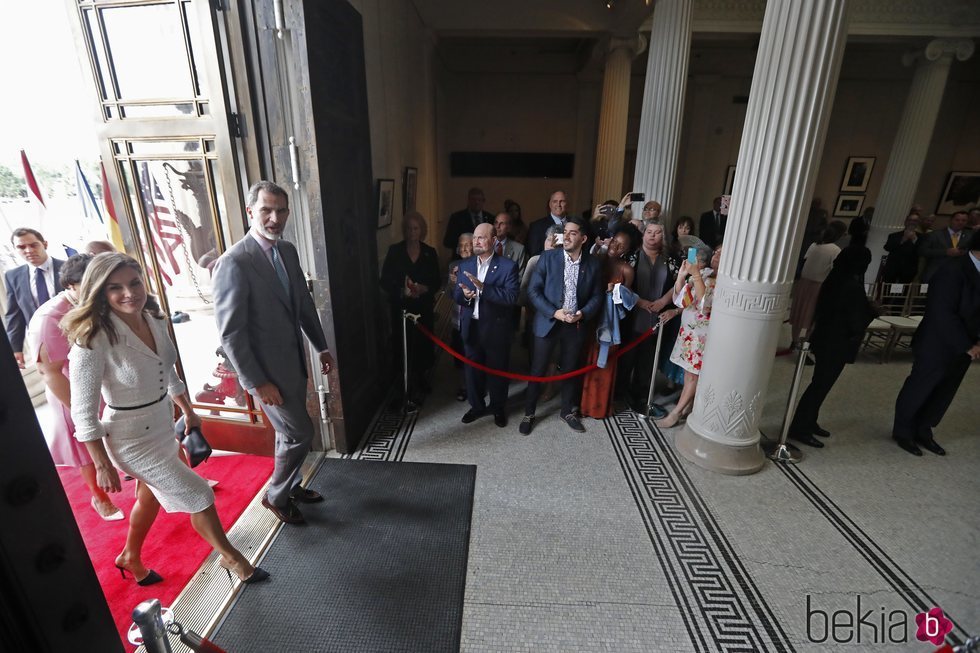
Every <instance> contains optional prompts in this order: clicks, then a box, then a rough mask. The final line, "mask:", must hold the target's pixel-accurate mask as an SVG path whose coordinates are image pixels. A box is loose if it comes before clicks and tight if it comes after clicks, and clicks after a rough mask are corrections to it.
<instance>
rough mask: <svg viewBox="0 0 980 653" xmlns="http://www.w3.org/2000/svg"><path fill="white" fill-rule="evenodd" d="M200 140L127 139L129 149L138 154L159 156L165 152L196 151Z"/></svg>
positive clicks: (199, 146) (198, 148) (181, 152)
mask: <svg viewBox="0 0 980 653" xmlns="http://www.w3.org/2000/svg"><path fill="white" fill-rule="evenodd" d="M200 149H201V141H199V140H197V139H196V138H195V139H193V140H192V139H187V140H179V141H170V140H168V141H160V140H154V141H129V151H130V152H132V153H133V154H136V155H139V156H160V155H166V154H184V153H186V152H198V151H199V150H200Z"/></svg>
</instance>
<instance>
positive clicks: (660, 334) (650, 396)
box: [643, 322, 667, 420]
mask: <svg viewBox="0 0 980 653" xmlns="http://www.w3.org/2000/svg"><path fill="white" fill-rule="evenodd" d="M662 327H663V323H662V322H657V325H656V326H655V327H653V328H655V329H656V330H657V344H656V349H655V350H654V353H653V369H652V370H651V371H650V390H649V391H648V392H647V405H646V411H645V412H644V415H643V419H645V420H651V419H660V418H661V417H663V416H664V415H666V414H667V411H664V415H652V414H651V412H650V407H651V406H652V405H653V389H654V388H653V386H654V383H655V382H656V380H657V368H658V367H660V345H661V343H662V341H663V339H664V330H663V328H662ZM657 408H658V409H660V410H663V409H662V408H660V407H659V406H658V407H657Z"/></svg>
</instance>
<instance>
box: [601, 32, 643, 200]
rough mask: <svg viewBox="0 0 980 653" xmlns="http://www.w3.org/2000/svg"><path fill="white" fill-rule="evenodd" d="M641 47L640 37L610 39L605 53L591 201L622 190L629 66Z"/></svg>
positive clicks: (609, 196)
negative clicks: (607, 50) (607, 51)
mask: <svg viewBox="0 0 980 653" xmlns="http://www.w3.org/2000/svg"><path fill="white" fill-rule="evenodd" d="M640 50H642V40H641V39H640V38H639V37H637V38H634V39H620V38H613V39H612V41H611V42H610V43H609V53H608V54H607V55H606V68H605V72H604V73H603V77H602V104H601V108H600V109H599V140H598V143H597V144H596V162H595V182H594V183H593V186H592V203H593V204H598V203H599V202H602V201H603V200H607V199H612V198H615V199H616V200H617V201H618V200H619V198H620V196H621V195H622V189H623V163H624V161H625V159H626V121H627V119H628V117H629V104H630V69H631V68H632V62H633V56H634V55H635V54H636V53H637V52H638V51H640Z"/></svg>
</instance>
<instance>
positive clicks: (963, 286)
mask: <svg viewBox="0 0 980 653" xmlns="http://www.w3.org/2000/svg"><path fill="white" fill-rule="evenodd" d="M972 238H973V242H972V243H971V244H970V245H968V246H967V245H965V244H964V248H966V247H968V248H969V249H968V251H967V253H966V255H965V256H960V257H958V258H955V259H952V260H950V261H948V262H947V263H945V264H944V265H942V266H940V267H939V268H938V269H937V270H936V274H935V276H933V277H932V281H930V282H929V296H928V297H929V299H928V300H927V302H926V312H925V316H923V318H922V323H921V324H920V325H919V328H918V329H916V331H915V336H914V337H913V338H912V350H913V351H914V353H915V358H914V359H913V361H912V371H911V372H910V373H909V376H908V378H907V379H905V385H903V386H902V390H901V392H899V393H898V399H897V400H896V401H895V424H894V426H893V427H892V438H894V439H895V441H896V442H897V443H898V446H900V447H901V448H902V449H904V450H905V451H908V452H909V453H910V454H912V455H915V456H921V455H922V451H921V450H920V449H919V447H922V448H924V449H926V450H928V451H931V452H932V453H934V454H936V455H939V456H943V455H945V454H946V451H945V450H944V449H943V448H942V447H941V446H939V444H938V443H937V442H936V440H935V439H934V438H933V436H932V429H933V427H935V426H938V425H939V422H940V421H942V418H943V415H945V414H946V409H947V408H949V405H950V404H951V403H952V402H953V397H954V396H956V391H957V390H958V389H959V387H960V383H961V382H962V381H963V377H964V376H965V375H966V371H967V369H969V367H970V363H971V362H972V361H975V360H977V359H978V358H980V236H977V235H976V234H973V235H972Z"/></svg>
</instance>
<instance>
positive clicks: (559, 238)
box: [555, 234, 565, 245]
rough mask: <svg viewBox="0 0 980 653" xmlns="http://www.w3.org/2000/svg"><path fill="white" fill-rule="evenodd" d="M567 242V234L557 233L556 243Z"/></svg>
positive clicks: (562, 243)
mask: <svg viewBox="0 0 980 653" xmlns="http://www.w3.org/2000/svg"><path fill="white" fill-rule="evenodd" d="M564 244H565V234H555V245H564Z"/></svg>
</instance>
